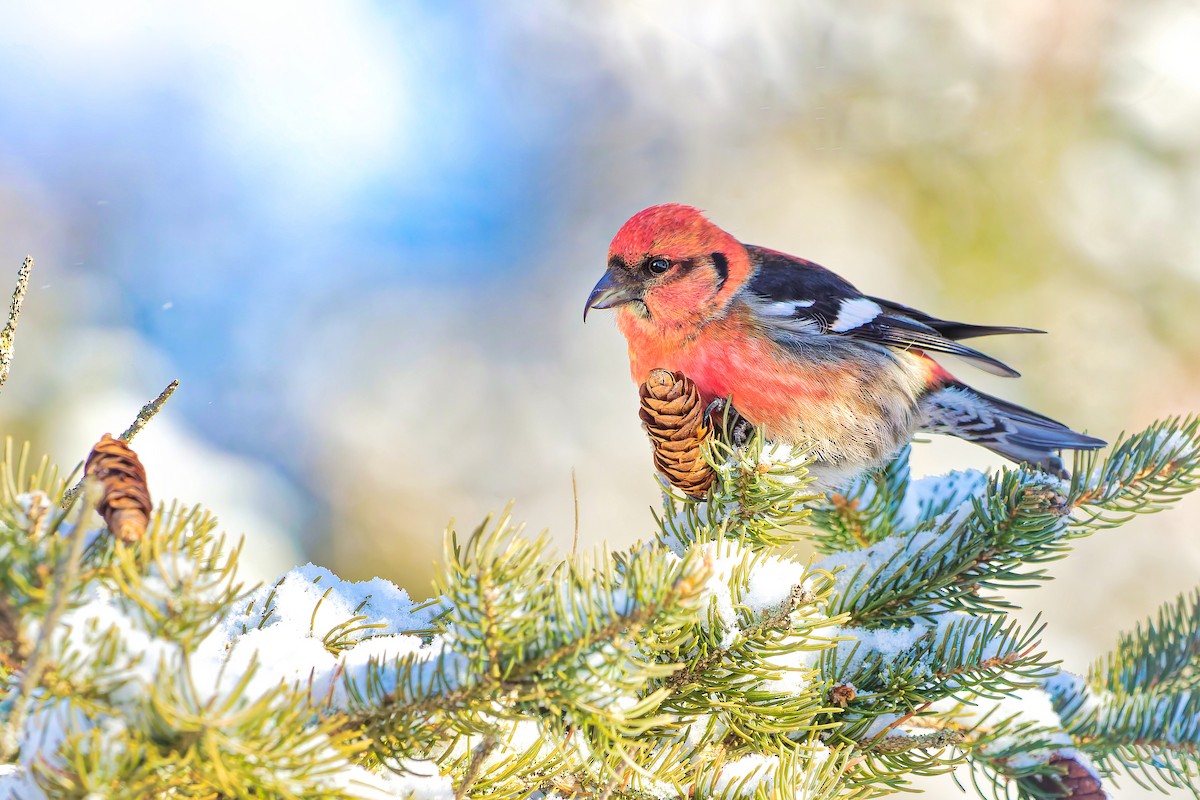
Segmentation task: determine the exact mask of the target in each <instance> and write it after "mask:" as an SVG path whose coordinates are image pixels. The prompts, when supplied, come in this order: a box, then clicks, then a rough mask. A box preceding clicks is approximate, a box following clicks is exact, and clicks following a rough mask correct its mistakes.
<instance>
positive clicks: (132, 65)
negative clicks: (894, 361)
mask: <svg viewBox="0 0 1200 800" xmlns="http://www.w3.org/2000/svg"><path fill="white" fill-rule="evenodd" d="M1197 41H1200V9H1198V8H1197V6H1196V5H1195V4H1194V3H1190V2H1185V1H1184V0H1125V2H1118V1H1117V0H1051V1H1049V2H1047V1H1046V0H1016V1H1015V2H1014V1H1013V0H1009V1H1008V2H1000V0H990V1H988V0H972V2H966V3H954V4H951V3H937V2H932V0H931V1H930V2H912V3H904V4H896V3H885V2H880V1H879V0H812V1H811V2H806V3H802V4H800V3H796V4H791V3H777V2H773V0H760V1H758V2H745V3H736V4H734V3H725V2H720V1H719V0H703V1H701V2H696V0H691V1H690V2H685V1H684V0H671V1H669V2H668V1H666V0H664V1H663V2H655V3H632V2H623V1H622V0H594V1H593V2H587V3H574V4H564V3H558V2H553V0H533V1H532V2H521V3H516V2H494V3H474V4H464V5H446V4H442V3H435V2H420V3H407V4H388V3H368V2H343V3H339V4H336V5H333V4H284V3H282V2H258V3H254V4H249V5H247V4H244V3H239V4H235V3H232V2H217V3H207V4H203V5H195V6H181V5H175V4H171V5H166V4H158V5H154V4H147V3H138V2H112V3H105V4H91V3H84V2H68V3H58V4H17V3H6V4H4V5H3V6H2V7H0V265H2V264H4V263H8V264H9V265H10V266H11V270H12V274H13V275H15V272H16V268H17V266H18V265H19V264H20V261H21V259H22V258H23V257H24V255H25V254H26V253H30V254H32V255H34V256H35V258H36V259H37V268H36V274H35V278H34V283H33V288H32V290H31V294H30V297H29V299H28V301H27V305H26V308H27V311H26V315H25V318H24V320H23V327H22V329H21V332H20V335H19V337H18V353H17V360H16V364H15V367H14V370H13V373H12V377H11V379H10V382H9V384H8V385H7V386H6V387H5V390H4V397H3V402H0V418H2V420H3V423H4V426H5V427H4V429H5V430H6V431H10V432H12V434H13V435H14V437H15V438H17V439H18V440H19V439H24V438H29V439H32V440H33V441H34V443H35V449H36V450H42V451H46V452H49V453H51V454H52V455H53V457H54V458H56V459H57V460H58V461H59V462H60V463H62V464H63V465H65V466H67V467H68V468H69V467H70V466H71V465H73V464H74V463H75V462H76V461H78V459H79V458H80V457H81V456H82V455H83V454H85V453H86V451H87V448H88V447H89V446H90V444H91V443H92V442H93V441H94V440H95V439H96V438H97V437H98V435H99V434H100V433H103V432H104V431H112V432H114V433H115V432H118V431H119V430H121V429H123V428H124V427H125V425H126V424H127V423H128V421H129V420H130V419H131V418H132V416H133V414H134V413H135V412H136V410H137V408H138V407H139V406H140V405H141V403H142V402H144V401H145V400H146V399H149V398H150V397H153V396H154V395H155V394H156V393H157V392H158V391H159V390H160V389H161V388H162V386H164V385H165V384H166V383H167V382H168V381H169V380H170V379H171V378H175V377H178V378H179V379H180V380H181V382H182V388H181V389H180V391H179V392H178V394H177V395H176V396H175V398H174V399H173V400H172V401H171V402H170V404H169V406H168V409H167V411H166V412H164V413H163V414H162V415H161V416H160V417H159V418H158V419H156V420H155V421H154V422H153V423H152V425H151V426H150V428H148V429H147V430H146V431H145V432H144V433H143V434H142V436H141V438H140V439H139V442H138V450H139V452H141V453H142V456H143V460H144V461H145V463H146V465H147V468H148V470H149V473H150V479H151V487H152V489H153V490H154V491H155V493H156V496H157V497H158V498H160V499H168V498H170V497H180V498H182V499H184V500H187V501H190V502H191V501H202V502H205V503H206V504H208V505H209V506H210V507H211V508H212V509H213V510H214V511H215V512H216V513H217V514H218V515H219V516H220V517H221V519H222V520H223V522H224V524H225V526H226V527H227V528H228V529H229V530H230V531H231V532H234V533H245V534H246V535H247V537H248V546H247V550H248V553H249V556H250V558H249V563H248V564H247V568H248V570H250V572H251V573H252V574H253V575H254V576H256V577H258V578H269V577H273V576H275V575H277V574H279V573H281V572H283V571H285V570H286V569H288V568H289V567H291V566H292V565H293V564H295V563H299V562H303V561H304V560H307V559H310V558H311V559H313V560H315V561H317V562H318V563H321V564H324V565H326V566H328V567H330V568H332V569H333V570H334V571H336V572H337V573H339V574H340V575H343V576H345V577H348V578H356V579H365V578H369V577H372V576H375V575H380V576H384V577H388V578H390V579H392V580H394V581H395V582H397V583H399V584H400V585H403V586H406V587H407V588H408V589H409V590H410V591H411V593H412V594H413V596H414V597H421V596H423V595H424V594H425V593H426V592H427V591H428V589H427V587H428V578H429V575H430V574H431V571H432V568H433V563H434V561H435V560H436V559H437V558H438V555H439V553H440V548H441V541H442V530H443V528H444V526H445V525H446V523H447V521H448V520H449V519H451V518H452V517H453V518H454V519H456V520H457V521H458V524H459V525H460V526H461V527H465V528H469V527H473V526H474V525H475V524H476V523H477V522H478V521H479V519H481V518H482V516H483V515H484V514H485V513H487V512H489V511H494V510H498V509H501V508H503V507H504V505H505V504H506V503H507V502H508V501H509V500H510V499H516V500H517V501H518V504H517V515H518V516H520V517H523V518H525V519H527V520H529V522H530V525H531V526H532V527H533V528H535V529H540V528H543V527H547V528H550V529H551V530H552V531H553V532H554V534H555V536H556V538H557V540H558V541H559V542H561V543H563V544H564V546H566V545H569V543H570V541H571V539H572V537H573V535H574V496H573V492H572V471H574V473H575V477H576V482H577V485H578V502H579V535H580V539H581V541H582V542H584V543H585V544H590V543H598V542H601V541H608V542H611V543H614V544H618V545H620V544H623V543H627V542H629V541H631V540H632V539H634V538H637V537H641V536H645V535H646V533H647V531H648V529H649V525H650V524H651V520H650V516H649V514H648V512H647V507H648V506H650V505H651V504H653V503H654V502H655V498H656V488H655V483H654V481H653V478H652V474H651V470H650V462H649V451H648V447H647V445H646V443H645V441H644V440H643V437H642V434H641V431H640V430H639V427H638V422H637V417H636V393H635V391H634V387H633V386H632V384H631V383H630V381H629V379H628V374H627V371H626V364H625V354H624V346H623V342H622V341H621V339H620V337H619V334H618V333H617V332H616V331H615V329H614V327H613V325H612V323H611V320H610V319H608V318H606V317H605V316H604V315H597V316H596V317H595V321H594V322H592V323H589V324H588V325H587V326H586V327H585V326H583V325H582V324H581V322H580V316H581V312H582V305H583V299H584V298H585V297H586V295H587V292H588V290H589V289H590V288H591V286H592V284H593V283H594V282H595V280H596V279H597V278H598V276H599V274H600V272H601V270H602V268H603V264H604V255H605V250H606V247H607V244H608V240H609V238H610V237H611V236H612V234H613V232H615V230H616V228H617V227H618V226H619V225H620V223H621V222H622V221H624V219H625V218H626V217H628V216H629V215H630V214H631V213H633V212H634V211H636V210H638V209H640V208H642V207H644V206H646V205H649V204H652V203H657V202H663V201H668V200H673V201H680V202H687V203H691V204H693V205H697V206H700V207H702V208H705V209H707V210H708V211H709V212H710V215H711V217H712V218H713V219H714V220H715V221H716V222H718V223H719V224H721V225H723V226H724V227H726V228H727V229H729V230H731V231H733V232H734V233H735V234H737V235H739V236H740V237H741V238H743V239H744V240H747V241H752V242H755V243H760V244H764V245H768V246H772V247H775V248H778V249H783V250H788V251H791V252H795V253H797V254H800V255H804V256H806V257H808V258H812V259H814V260H816V261H819V262H821V263H824V264H826V265H828V266H831V267H833V268H834V269H836V270H838V271H840V272H841V273H843V274H844V275H846V276H847V277H848V278H850V279H851V280H852V281H854V282H855V283H857V284H858V285H859V286H860V287H862V288H864V289H868V290H870V292H871V293H872V294H879V295H883V296H887V297H890V298H893V299H895V300H898V301H900V302H904V303H907V304H911V305H915V306H918V307H921V308H923V309H926V310H928V311H930V312H932V313H935V314H940V315H945V316H949V317H956V318H963V319H967V320H970V321H978V322H985V323H999V324H1014V325H1027V326H1031V327H1038V328H1044V329H1046V330H1049V331H1051V332H1052V335H1050V336H1045V337H1026V338H1012V339H1009V340H1003V339H997V340H993V341H990V342H989V343H988V347H989V349H990V351H991V352H994V353H995V354H996V355H997V356H999V357H1000V358H1002V359H1003V360H1005V361H1007V362H1009V363H1012V364H1014V365H1015V366H1017V368H1018V369H1020V370H1021V371H1022V372H1023V373H1024V374H1025V376H1026V377H1025V378H1024V379H1022V380H1020V381H1008V382H1006V381H1002V380H1001V379H995V378H992V377H991V376H986V375H979V374H972V375H970V376H969V378H970V379H971V380H972V381H973V382H975V383H976V384H977V385H979V386H980V387H981V388H983V389H985V390H988V391H993V392H996V393H1000V394H1003V395H1004V396H1006V397H1009V398H1011V399H1014V400H1017V401H1020V402H1025V403H1028V404H1030V405H1033V406H1034V407H1036V408H1037V409H1039V410H1042V411H1044V412H1046V413H1048V414H1050V415H1052V416H1055V417H1058V418H1060V419H1062V420H1064V421H1065V422H1068V423H1070V424H1071V425H1073V426H1076V427H1079V428H1086V429H1087V430H1088V431H1089V432H1091V433H1094V434H1097V435H1101V436H1106V437H1110V438H1111V437H1112V436H1114V435H1115V434H1116V433H1117V432H1119V431H1120V430H1122V429H1136V428H1140V427H1142V426H1144V425H1146V424H1147V423H1149V422H1150V421H1152V420H1154V419H1156V418H1160V417H1163V416H1166V415H1170V414H1177V413H1184V412H1188V411H1195V410H1200V312H1197V308H1198V306H1200V225H1197V224H1196V221H1197V220H1198V219H1200V136H1198V135H1197V131H1198V130H1200V48H1197V47H1196V46H1195V43H1196V42H1197ZM964 377H966V376H965V373H964ZM995 463H997V462H995V461H993V460H992V459H991V457H990V456H989V455H988V454H986V453H985V452H983V451H981V450H979V449H975V448H971V447H969V446H966V445H960V444H958V443H955V442H944V441H938V442H934V443H931V444H927V445H922V446H919V447H917V448H916V451H915V456H914V465H915V471H916V472H918V473H923V472H938V471H944V470H946V469H949V468H952V467H970V466H975V467H979V466H988V465H992V464H995ZM1198 522H1200V503H1198V502H1197V499H1196V498H1193V499H1192V500H1191V501H1189V502H1185V503H1183V504H1182V505H1181V507H1180V509H1178V510H1177V511H1173V512H1171V513H1170V514H1167V515H1162V516H1158V517H1154V518H1150V519H1147V520H1144V521H1140V522H1139V523H1138V524H1136V525H1135V526H1131V527H1130V528H1127V529H1125V530H1122V531H1119V532H1114V533H1112V534H1109V535H1102V536H1097V537H1095V538H1093V539H1092V540H1089V541H1086V542H1084V543H1082V544H1081V545H1080V546H1079V548H1078V549H1079V551H1080V552H1079V553H1078V554H1077V555H1076V556H1075V557H1073V558H1072V559H1069V560H1068V561H1064V562H1061V563H1060V564H1058V565H1055V566H1054V567H1053V569H1054V571H1055V573H1056V574H1057V575H1058V576H1059V580H1058V581H1056V582H1055V584H1054V585H1053V586H1052V587H1050V588H1049V589H1047V590H1042V591H1039V592H1033V593H1029V594H1028V596H1027V598H1026V599H1027V601H1028V603H1029V610H1030V615H1032V613H1033V612H1034V611H1037V610H1040V611H1042V612H1043V614H1044V617H1045V618H1046V619H1047V620H1048V621H1049V623H1050V625H1051V628H1050V631H1049V633H1048V637H1049V640H1050V641H1051V642H1053V643H1055V644H1057V650H1056V652H1057V653H1058V654H1059V655H1061V656H1062V657H1063V658H1064V659H1065V661H1066V665H1067V666H1068V667H1074V668H1081V667H1082V666H1083V665H1084V664H1086V663H1087V662H1088V661H1090V660H1091V659H1092V658H1094V657H1095V656H1096V655H1097V654H1099V653H1100V652H1102V651H1103V650H1104V649H1105V648H1106V647H1107V646H1108V644H1109V643H1110V642H1111V641H1112V640H1113V637H1114V635H1115V633H1116V631H1117V630H1120V629H1122V628H1127V627H1130V626H1131V625H1132V624H1133V623H1134V622H1135V621H1136V620H1138V619H1140V618H1142V617H1144V616H1145V615H1146V614H1147V613H1149V612H1150V611H1151V610H1152V609H1153V608H1155V607H1156V606H1157V604H1158V603H1159V602H1161V601H1162V600H1164V599H1166V598H1167V597H1169V596H1171V595H1173V594H1174V593H1175V592H1177V591H1180V590H1182V589H1184V588H1187V587H1190V586H1191V585H1192V584H1193V583H1194V582H1195V576H1196V575H1197V574H1200V538H1198V537H1197V535H1196V531H1197V528H1198V527H1200V526H1198V524H1197V523H1198Z"/></svg>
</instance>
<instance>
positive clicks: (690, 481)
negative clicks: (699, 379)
mask: <svg viewBox="0 0 1200 800" xmlns="http://www.w3.org/2000/svg"><path fill="white" fill-rule="evenodd" d="M639 394H640V395H641V399H642V408H641V410H640V411H639V412H638V416H640V417H641V418H642V423H643V425H644V426H645V428H646V433H647V434H649V436H650V444H651V445H652V446H653V447H654V466H656V467H658V471H659V472H661V473H662V474H663V475H665V476H666V478H667V480H668V481H670V482H671V485H672V486H674V487H675V488H677V489H680V490H681V491H683V493H684V494H686V495H688V496H689V497H695V498H702V497H705V496H706V495H707V493H708V487H709V486H710V485H712V482H713V478H714V477H715V474H714V473H713V468H712V466H711V465H710V464H709V463H708V462H707V461H705V460H704V453H703V452H702V451H701V449H700V445H701V444H702V443H703V442H704V440H705V439H707V438H708V436H709V434H710V431H709V428H708V426H707V424H706V420H705V419H704V407H703V405H701V402H700V392H699V391H698V390H697V389H696V384H694V383H692V382H691V381H690V380H688V378H687V377H686V376H684V375H683V374H682V373H679V374H676V373H673V372H669V371H668V370H665V369H656V370H654V371H653V372H651V373H650V377H649V378H647V380H646V382H645V383H643V384H642V386H641V389H640V390H639Z"/></svg>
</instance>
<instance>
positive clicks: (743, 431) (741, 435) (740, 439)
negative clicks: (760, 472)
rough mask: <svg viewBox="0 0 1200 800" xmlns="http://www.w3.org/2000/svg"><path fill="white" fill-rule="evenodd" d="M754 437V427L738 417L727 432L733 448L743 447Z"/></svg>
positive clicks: (743, 418)
mask: <svg viewBox="0 0 1200 800" xmlns="http://www.w3.org/2000/svg"><path fill="white" fill-rule="evenodd" d="M753 436H754V426H753V425H751V424H750V421H749V420H747V419H746V418H745V417H742V416H739V417H738V418H737V421H736V422H734V423H733V427H732V428H731V429H730V431H729V438H730V439H731V440H732V441H733V446H734V447H745V446H746V445H747V444H748V443H749V442H750V439H751V438H752V437H753Z"/></svg>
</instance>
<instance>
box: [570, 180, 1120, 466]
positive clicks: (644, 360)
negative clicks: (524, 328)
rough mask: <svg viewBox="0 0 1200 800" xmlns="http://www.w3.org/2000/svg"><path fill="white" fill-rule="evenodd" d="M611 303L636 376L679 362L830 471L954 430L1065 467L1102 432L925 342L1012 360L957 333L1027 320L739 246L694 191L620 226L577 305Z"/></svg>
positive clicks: (970, 355)
mask: <svg viewBox="0 0 1200 800" xmlns="http://www.w3.org/2000/svg"><path fill="white" fill-rule="evenodd" d="M593 308H616V309H617V325H618V326H619V327H620V329H621V332H622V333H623V334H625V338H626V339H627V340H628V341H629V365H630V371H631V372H632V374H633V379H634V381H635V382H637V383H638V384H640V383H642V382H643V381H645V380H646V378H647V376H648V374H649V373H650V371H651V370H653V369H658V368H662V369H669V370H673V371H677V372H682V373H684V374H685V375H687V376H688V377H689V378H691V379H692V380H693V381H695V382H696V385H697V387H698V388H699V390H700V392H701V394H702V395H703V397H704V400H705V402H711V401H713V400H716V399H723V398H727V397H728V398H731V400H732V403H733V406H734V408H736V409H737V411H738V412H739V413H740V414H741V415H742V416H743V417H745V418H746V419H747V420H748V421H749V422H751V423H753V424H754V425H755V426H757V427H758V428H759V430H761V431H762V433H763V434H764V436H766V437H767V438H768V439H771V440H775V441H782V442H788V443H802V442H806V443H809V444H810V445H811V447H812V448H813V453H814V457H815V461H814V463H813V465H812V469H813V472H814V473H815V474H816V475H817V476H818V478H819V479H821V481H822V483H826V484H833V483H837V482H840V481H841V480H844V479H845V478H848V477H850V476H852V475H855V474H857V473H859V472H861V471H862V470H864V469H869V468H872V467H876V466H879V465H881V464H883V463H885V462H886V461H887V460H889V459H890V458H891V457H892V456H893V455H895V453H896V452H897V451H898V450H899V449H900V448H902V447H903V446H904V445H905V444H906V443H908V442H909V441H910V440H911V439H912V437H913V434H915V433H916V432H918V431H925V432H929V433H943V434H949V435H951V436H957V437H958V438H960V439H965V440H966V441H968V442H974V443H976V444H979V445H982V446H983V447H986V448H988V449H989V450H991V451H993V452H995V453H999V454H1000V455H1002V456H1004V457H1005V458H1008V459H1011V460H1012V461H1016V462H1020V463H1026V464H1032V465H1034V466H1037V467H1040V468H1042V469H1045V470H1048V471H1050V472H1053V473H1055V474H1059V475H1061V474H1063V465H1062V460H1061V459H1060V458H1059V457H1058V455H1057V451H1059V450H1091V449H1095V448H1097V447H1102V446H1103V445H1104V442H1103V441H1101V440H1099V439H1095V438H1092V437H1090V436H1085V435H1083V434H1081V433H1076V432H1074V431H1072V430H1071V429H1070V428H1067V427H1066V426H1064V425H1062V424H1061V423H1058V422H1055V421H1054V420H1052V419H1049V418H1048V417H1043V416H1042V415H1040V414H1035V413H1034V412H1032V411H1028V410H1026V409H1024V408H1021V407H1020V406H1017V405H1014V404H1012V403H1009V402H1006V401H1004V400H1000V399H999V398H996V397H991V396H989V395H986V394H984V393H982V392H979V391H976V390H975V389H972V388H971V387H969V386H967V385H966V384H964V383H962V382H960V381H958V380H956V379H955V378H954V376H952V375H951V374H950V373H949V372H947V371H946V370H945V369H944V368H943V367H942V366H941V365H940V364H938V363H937V362H936V361H934V360H933V358H931V357H930V354H939V355H942V354H945V355H951V356H957V357H959V358H962V359H965V360H966V361H967V362H969V363H971V364H973V365H974V366H976V367H979V368H981V369H983V370H986V371H987V372H990V373H992V374H994V375H1005V376H1010V377H1015V376H1016V375H1017V372H1016V371H1014V370H1013V369H1011V368H1009V367H1007V366H1005V365H1004V364H1002V363H1000V362H999V361H997V360H996V359H994V358H992V357H991V356H988V355H985V354H983V353H981V352H979V351H978V350H975V349H974V348H971V347H968V346H967V345H964V344H961V343H960V340H962V339H970V338H972V337H976V336H990V335H993V334H1000V333H1040V332H1041V331H1033V330H1030V329H1028V328H1009V327H994V326H989V325H969V324H967V323H963V322H949V321H946V320H942V319H938V318H936V317H931V316H930V315H928V314H925V313H923V312H921V311H917V310H916V309H913V308H909V307H908V306H903V305H900V304H899V303H893V302H890V301H888V300H882V299H880V298H878V297H869V296H867V295H864V294H862V293H861V292H859V291H858V290H857V289H855V288H854V287H853V286H852V285H851V284H850V283H849V282H848V281H846V280H844V279H843V278H841V277H839V276H837V275H835V274H834V273H833V272H830V271H829V270H827V269H825V268H824V267H822V266H819V265H817V264H814V263H813V262H811V261H805V260H804V259H802V258H797V257H795V256H790V255H787V254H785V253H780V252H777V251H775V250H768V249H766V248H765V247H756V246H754V245H744V244H742V243H741V242H739V241H738V240H737V239H735V238H734V237H733V236H731V235H730V234H728V233H726V232H725V231H723V230H721V229H720V228H718V227H717V226H716V225H714V224H712V223H711V222H709V221H708V220H707V219H706V218H705V217H704V215H703V214H701V213H700V212H699V211H698V210H696V209H694V208H691V207H690V206H684V205H677V204H673V203H672V204H668V205H660V206H653V207H651V208H647V209H646V210H644V211H641V212H639V213H637V214H635V215H634V216H633V217H632V218H631V219H630V220H629V221H628V222H626V223H625V224H624V225H623V226H621V230H620V231H618V232H617V235H616V237H614V238H613V240H612V245H611V246H610V247H609V251H608V270H607V271H606V272H605V273H604V277H603V278H601V279H600V282H599V283H597V284H596V288H595V289H593V290H592V293H591V295H590V296H589V297H588V300H587V306H586V307H585V308H584V319H585V320H586V319H587V312H588V311H589V310H591V309H593Z"/></svg>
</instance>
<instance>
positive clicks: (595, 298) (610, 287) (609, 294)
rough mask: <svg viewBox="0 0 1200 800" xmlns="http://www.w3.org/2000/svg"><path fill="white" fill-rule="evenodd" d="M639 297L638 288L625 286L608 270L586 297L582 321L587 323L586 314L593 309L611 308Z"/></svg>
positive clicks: (640, 294) (639, 291) (639, 290)
mask: <svg viewBox="0 0 1200 800" xmlns="http://www.w3.org/2000/svg"><path fill="white" fill-rule="evenodd" d="M641 296H642V293H641V289H640V288H639V287H637V286H630V285H628V284H625V283H624V282H623V281H621V280H620V278H619V277H618V276H617V275H615V274H614V273H613V271H612V270H611V269H609V270H607V271H606V272H605V273H604V277H603V278H601V279H600V282H599V283H597V284H596V288H595V289H592V293H591V294H589V295H588V299H587V305H585V306H584V307H583V321H584V322H587V315H588V312H589V311H591V310H592V309H593V308H612V307H613V306H619V305H622V304H624V303H629V302H632V301H634V300H639V299H641Z"/></svg>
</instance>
